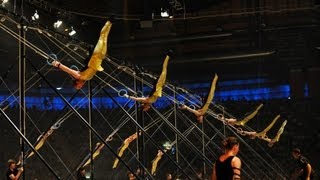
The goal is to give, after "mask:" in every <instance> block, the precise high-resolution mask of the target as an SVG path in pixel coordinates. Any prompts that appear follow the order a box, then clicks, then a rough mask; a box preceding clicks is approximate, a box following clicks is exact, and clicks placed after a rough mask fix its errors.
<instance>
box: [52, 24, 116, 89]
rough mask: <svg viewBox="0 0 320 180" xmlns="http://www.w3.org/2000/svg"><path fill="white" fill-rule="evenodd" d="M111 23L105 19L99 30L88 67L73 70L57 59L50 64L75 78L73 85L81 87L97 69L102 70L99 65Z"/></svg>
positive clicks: (105, 48)
mask: <svg viewBox="0 0 320 180" xmlns="http://www.w3.org/2000/svg"><path fill="white" fill-rule="evenodd" d="M111 26H112V23H111V22H110V21H107V22H106V24H105V25H104V26H103V28H102V29H101V32H100V37H99V40H98V42H97V44H96V47H95V48H94V51H93V53H92V56H91V58H90V60H89V63H88V67H87V69H85V70H84V71H81V72H80V71H77V70H73V69H71V68H69V67H67V66H65V65H63V64H62V63H61V62H59V61H56V60H55V61H53V62H52V65H53V66H55V67H57V68H59V69H61V70H62V71H64V72H66V73H68V74H70V75H71V76H72V77H73V78H75V82H74V87H75V88H76V89H81V88H82V86H83V85H84V83H85V82H86V81H87V80H90V79H92V77H93V76H94V75H95V74H96V73H97V71H103V67H101V63H102V59H104V58H105V56H106V53H107V44H108V35H109V32H110V29H111Z"/></svg>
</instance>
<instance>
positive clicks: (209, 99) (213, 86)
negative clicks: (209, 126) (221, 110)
mask: <svg viewBox="0 0 320 180" xmlns="http://www.w3.org/2000/svg"><path fill="white" fill-rule="evenodd" d="M217 80H218V75H217V74H215V76H214V78H213V80H212V83H211V88H210V91H209V93H208V97H207V101H206V103H205V104H204V105H203V106H202V108H201V109H199V110H198V112H199V113H200V116H203V115H204V114H205V113H206V112H207V110H208V108H209V105H210V104H211V101H212V99H213V97H214V91H215V89H216V84H217Z"/></svg>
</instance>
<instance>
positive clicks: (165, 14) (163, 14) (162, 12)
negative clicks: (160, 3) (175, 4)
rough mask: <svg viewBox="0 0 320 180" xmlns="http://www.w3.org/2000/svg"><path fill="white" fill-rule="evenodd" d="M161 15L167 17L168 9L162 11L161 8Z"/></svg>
mask: <svg viewBox="0 0 320 180" xmlns="http://www.w3.org/2000/svg"><path fill="white" fill-rule="evenodd" d="M160 15H161V17H163V18H167V17H169V16H170V15H169V13H168V11H164V10H162V9H161V14H160Z"/></svg>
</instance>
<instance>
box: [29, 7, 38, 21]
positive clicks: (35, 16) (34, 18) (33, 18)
mask: <svg viewBox="0 0 320 180" xmlns="http://www.w3.org/2000/svg"><path fill="white" fill-rule="evenodd" d="M39 18H40V16H39V14H38V11H37V10H36V12H35V13H34V14H33V16H31V19H32V20H34V21H35V20H37V19H39Z"/></svg>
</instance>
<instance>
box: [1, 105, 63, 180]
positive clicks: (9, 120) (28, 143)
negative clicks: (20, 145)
mask: <svg viewBox="0 0 320 180" xmlns="http://www.w3.org/2000/svg"><path fill="white" fill-rule="evenodd" d="M0 113H1V114H2V115H3V116H4V117H5V119H7V121H8V122H9V123H10V125H11V126H12V127H13V129H14V130H15V131H16V132H17V133H18V134H19V136H20V137H21V139H22V140H23V141H24V142H26V143H27V145H28V146H29V147H30V148H31V149H32V151H33V152H34V153H35V154H36V156H38V157H39V158H40V160H41V161H42V162H43V163H44V165H45V166H46V167H47V168H48V169H49V171H50V172H51V173H52V174H53V175H54V176H55V177H56V179H60V177H59V176H58V174H57V173H56V172H55V171H54V170H53V169H52V167H51V166H50V165H49V164H48V162H47V161H46V160H44V158H43V157H42V156H41V155H40V154H39V152H38V151H37V150H36V149H35V148H34V147H33V146H32V144H31V143H30V142H29V141H28V139H27V138H26V137H25V136H24V135H23V134H22V133H21V131H20V130H19V128H18V127H17V126H16V125H15V124H14V122H12V120H11V119H10V118H9V117H8V115H7V114H6V113H5V112H4V111H3V109H2V108H0Z"/></svg>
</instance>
